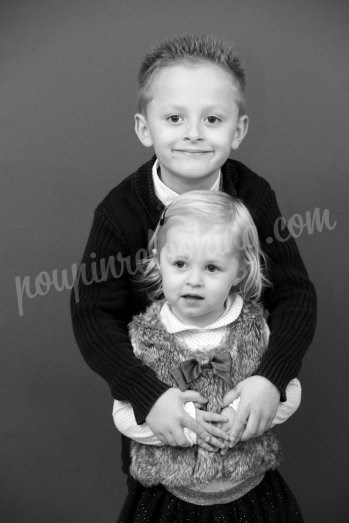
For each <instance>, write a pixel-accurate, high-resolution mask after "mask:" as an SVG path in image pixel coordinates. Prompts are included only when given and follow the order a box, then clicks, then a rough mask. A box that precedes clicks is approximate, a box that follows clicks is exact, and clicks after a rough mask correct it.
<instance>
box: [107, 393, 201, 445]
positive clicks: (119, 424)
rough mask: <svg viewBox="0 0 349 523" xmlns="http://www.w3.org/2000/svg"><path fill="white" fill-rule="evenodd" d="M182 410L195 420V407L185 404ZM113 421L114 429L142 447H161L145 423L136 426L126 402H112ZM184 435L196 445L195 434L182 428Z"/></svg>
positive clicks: (129, 405) (189, 403) (131, 410)
mask: <svg viewBox="0 0 349 523" xmlns="http://www.w3.org/2000/svg"><path fill="white" fill-rule="evenodd" d="M184 410H185V411H186V412H188V414H189V415H190V416H192V417H193V418H194V419H196V413H195V405H194V403H193V402H191V401H190V402H187V403H185V404H184ZM113 419H114V424H115V426H116V428H117V429H118V430H119V432H121V434H123V435H124V436H127V437H128V438H130V439H132V440H133V441H137V442H138V443H143V444H144V445H159V446H160V445H163V443H162V442H161V441H160V440H159V438H157V436H155V434H154V432H152V430H151V429H150V428H149V427H148V425H147V424H146V423H143V424H142V425H138V424H137V421H136V418H135V415H134V412H133V408H132V406H131V404H130V403H128V402H127V401H117V400H114V404H113ZM183 431H184V435H185V436H186V438H187V440H188V441H189V442H190V443H191V445H194V444H195V443H196V434H195V432H193V431H191V430H189V429H188V428H186V427H184V429H183Z"/></svg>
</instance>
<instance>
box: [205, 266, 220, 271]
mask: <svg viewBox="0 0 349 523" xmlns="http://www.w3.org/2000/svg"><path fill="white" fill-rule="evenodd" d="M207 270H208V272H216V271H218V267H216V266H215V265H207Z"/></svg>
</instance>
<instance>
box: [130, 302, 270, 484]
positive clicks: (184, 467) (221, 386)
mask: <svg viewBox="0 0 349 523" xmlns="http://www.w3.org/2000/svg"><path fill="white" fill-rule="evenodd" d="M162 304H163V302H156V303H153V304H152V305H151V306H150V307H148V309H147V310H146V311H145V312H144V313H143V314H141V315H139V316H136V317H135V318H134V319H133V321H132V322H131V323H130V326H129V330H130V336H131V340H132V342H133V346H134V351H135V354H136V356H137V357H138V358H140V359H141V360H142V361H143V362H144V363H145V364H146V365H148V366H149V367H150V368H152V369H153V370H154V371H155V372H156V374H157V376H158V377H159V378H160V379H161V380H162V381H164V382H165V383H168V384H169V385H171V386H172V387H178V385H177V383H176V382H175V380H174V378H173V377H172V375H171V370H172V369H173V368H175V367H177V366H178V365H179V364H180V363H181V362H182V361H184V360H187V359H190V358H195V359H196V360H197V361H198V362H199V363H200V364H204V363H207V362H208V360H209V358H211V357H212V356H214V355H215V354H217V353H218V352H221V351H229V352H230V355H231V359H232V367H231V379H232V382H233V386H235V385H236V384H237V383H239V382H240V381H242V380H243V379H245V378H247V377H249V376H251V375H252V374H253V372H254V371H255V369H256V368H257V367H258V365H259V363H260V361H261V358H262V356H263V353H264V351H265V349H266V346H267V343H268V330H267V327H266V323H265V320H264V318H263V312H262V308H261V306H260V305H258V304H255V303H246V304H245V305H244V307H243V309H242V311H241V314H240V316H239V317H238V318H237V320H236V321H235V322H234V323H233V324H232V325H230V326H229V327H228V328H227V335H226V337H225V339H224V340H223V341H222V343H221V344H220V345H219V346H217V347H215V348H214V349H211V350H209V351H198V350H195V351H193V350H190V349H189V348H187V347H186V346H185V345H184V344H180V343H179V342H178V340H177V339H176V336H175V335H174V334H170V333H168V332H167V331H166V329H165V327H164V326H163V324H162V323H161V321H160V319H159V312H160V309H161V307H162ZM190 388H191V389H193V390H196V391H198V392H200V393H201V394H202V395H203V396H204V397H205V398H207V399H208V403H207V406H206V408H207V410H209V411H212V412H220V411H221V408H222V398H223V396H224V394H225V393H226V392H227V391H228V390H229V389H230V388H231V387H230V386H229V385H228V384H227V383H226V382H225V381H223V380H222V379H221V378H220V377H218V376H216V375H214V374H213V372H212V370H211V369H205V370H203V372H202V374H201V375H200V376H199V377H198V378H197V379H196V380H195V381H194V382H193V383H192V385H191V387H190ZM131 460H132V462H131V467H130V472H131V475H132V476H133V477H134V478H135V479H136V480H138V481H139V482H140V483H142V484H143V485H145V486H147V487H150V486H154V485H157V484H159V483H161V484H163V485H164V486H167V487H191V488H200V487H202V486H204V485H206V484H208V483H209V482H211V481H212V480H213V479H227V480H228V479H229V480H232V481H240V480H244V479H247V478H250V477H254V476H257V475H258V474H261V473H263V472H265V471H266V470H269V469H273V468H276V467H277V466H278V465H279V461H280V449H279V443H278V441H277V439H276V437H275V436H274V434H273V432H272V431H267V432H266V433H264V434H263V435H262V436H260V437H257V438H253V439H250V440H248V441H246V442H240V443H238V444H237V445H236V446H235V447H234V448H232V449H230V450H228V452H227V454H225V455H224V456H222V455H221V454H220V453H219V452H208V451H206V450H204V449H203V448H201V447H200V446H198V445H194V446H193V447H184V448H183V447H170V446H161V447H159V446H155V445H143V444H140V443H136V442H132V444H131Z"/></svg>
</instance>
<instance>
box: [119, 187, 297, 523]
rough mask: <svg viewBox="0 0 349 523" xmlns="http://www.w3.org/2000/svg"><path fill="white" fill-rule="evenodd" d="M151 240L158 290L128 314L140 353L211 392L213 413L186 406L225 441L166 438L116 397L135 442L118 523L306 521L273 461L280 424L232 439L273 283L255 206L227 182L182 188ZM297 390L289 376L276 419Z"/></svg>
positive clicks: (149, 270) (171, 375) (176, 383)
mask: <svg viewBox="0 0 349 523" xmlns="http://www.w3.org/2000/svg"><path fill="white" fill-rule="evenodd" d="M151 249H152V254H153V256H152V257H151V259H149V260H148V261H147V262H146V265H145V271H144V273H143V280H144V281H145V282H146V283H147V284H148V285H150V296H151V297H152V298H153V299H154V298H162V299H160V300H159V299H158V300H157V301H154V302H153V303H152V304H151V305H150V306H149V307H148V309H147V310H146V312H145V313H143V314H140V315H139V316H137V317H135V318H134V319H133V321H132V322H131V324H130V326H129V331H130V337H131V340H132V345H133V348H134V352H135V354H136V356H137V357H139V358H140V359H141V360H142V361H143V362H144V363H145V364H146V365H148V366H149V367H151V368H152V369H153V370H154V371H155V372H156V374H157V376H158V377H159V378H160V379H161V380H163V381H164V382H166V383H168V384H170V385H171V386H172V387H179V388H180V389H181V390H182V391H185V390H187V389H189V388H191V389H193V390H196V391H198V392H200V393H201V394H202V395H203V396H204V397H206V399H207V407H206V408H207V410H206V411H203V410H202V408H199V407H198V406H197V405H194V404H192V403H188V404H187V405H186V408H187V410H188V412H191V413H192V415H193V416H195V417H196V419H197V420H198V421H199V422H200V423H201V424H203V425H204V426H206V427H207V426H209V425H210V424H211V426H213V424H214V422H218V427H219V428H220V429H221V431H223V434H224V439H220V440H217V438H216V439H213V440H211V441H210V443H211V445H210V444H208V443H207V442H204V441H201V440H198V441H196V439H195V433H190V432H189V431H187V432H186V435H187V438H188V441H189V442H190V444H191V446H189V447H187V448H183V447H172V446H169V445H162V442H161V441H160V440H158V439H157V438H156V437H155V436H154V435H153V434H152V433H151V431H150V430H149V428H148V427H147V426H146V425H142V426H138V425H137V424H136V421H135V418H134V415H133V411H132V408H131V406H130V404H128V403H124V402H118V401H115V402H114V409H113V416H114V420H115V424H116V426H117V427H118V429H119V430H120V431H121V432H122V433H123V434H125V435H126V436H128V437H130V438H132V439H133V440H134V441H133V442H132V446H131V456H132V464H131V468H130V473H131V476H132V478H129V494H128V497H127V499H126V502H125V504H124V507H123V509H122V512H121V515H120V517H119V520H118V521H119V523H122V522H130V521H135V522H141V521H142V522H166V523H168V522H175V521H176V522H184V521H190V522H195V521H198V522H206V521H223V522H224V521H226V522H228V521H229V522H231V521H241V522H242V521H244V522H245V521H250V522H254V523H255V522H259V521H261V522H264V521H268V522H272V521H275V522H280V521H285V522H286V521H287V522H289V521H291V522H293V521H294V522H299V521H303V520H302V517H301V514H300V511H299V508H298V505H297V502H296V500H295V498H294V496H293V494H292V493H291V492H290V490H289V488H288V487H287V485H286V483H285V482H284V480H283V479H282V477H281V476H280V474H279V473H278V472H277V470H276V468H277V467H278V465H279V462H280V447H279V443H278V441H277V439H276V437H275V435H274V434H273V431H267V432H266V433H264V434H259V436H258V437H257V438H254V439H250V440H248V441H244V442H242V441H241V442H239V443H237V444H236V445H234V443H235V442H232V441H229V440H230V430H231V428H232V423H233V420H234V416H235V412H236V406H237V401H238V400H237V401H235V402H234V403H233V404H230V405H228V406H227V405H225V406H224V396H225V394H226V393H227V392H228V391H229V390H231V389H232V388H233V387H234V386H235V385H236V384H237V383H239V382H241V381H242V380H244V379H247V378H248V377H249V376H251V375H252V374H253V372H254V371H255V369H256V368H257V367H258V365H259V364H260V361H261V358H262V356H263V353H264V351H265V349H266V347H267V344H268V337H269V330H268V327H267V324H266V322H265V319H264V316H263V310H262V307H261V305H260V304H259V303H258V299H259V298H260V296H261V293H262V289H263V286H264V285H265V284H267V280H266V277H265V276H264V274H263V268H262V265H261V262H262V261H263V255H262V253H261V251H260V248H259V242H258V235H257V231H256V229H255V226H254V223H253V220H252V218H251V216H250V214H249V212H248V210H247V208H246V207H245V206H244V205H243V204H242V202H241V201H239V200H237V199H233V198H232V197H231V196H229V195H227V194H225V193H222V192H215V191H191V192H187V193H184V194H182V195H181V196H179V197H178V198H177V199H176V200H174V202H172V203H171V204H170V205H169V206H168V207H167V209H166V210H165V211H164V213H163V215H162V217H161V219H160V221H159V224H158V226H157V228H156V230H155V233H154V236H153V238H152V241H151ZM300 394H301V392H300V384H299V382H298V380H296V379H295V380H292V381H291V382H290V383H289V385H288V387H287V401H286V402H285V403H282V404H280V406H279V409H278V412H277V416H276V418H275V419H274V424H276V423H281V422H283V421H285V420H286V419H287V418H288V417H289V416H290V415H291V414H292V413H293V412H294V411H295V410H296V409H297V408H298V406H299V402H300ZM201 407H202V406H201ZM246 421H247V423H248V420H246ZM212 444H216V446H217V447H216V449H214V447H212ZM219 448H220V450H217V449H219ZM213 450H216V451H215V452H214V451H213Z"/></svg>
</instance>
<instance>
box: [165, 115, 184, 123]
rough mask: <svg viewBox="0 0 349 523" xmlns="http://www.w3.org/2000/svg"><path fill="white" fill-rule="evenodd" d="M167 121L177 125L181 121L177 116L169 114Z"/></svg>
mask: <svg viewBox="0 0 349 523" xmlns="http://www.w3.org/2000/svg"><path fill="white" fill-rule="evenodd" d="M167 119H168V120H169V121H170V122H172V123H179V122H181V121H182V117H181V116H180V115H179V114H171V116H169V117H168V118H167Z"/></svg>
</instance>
